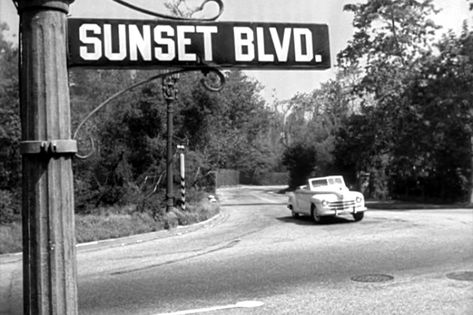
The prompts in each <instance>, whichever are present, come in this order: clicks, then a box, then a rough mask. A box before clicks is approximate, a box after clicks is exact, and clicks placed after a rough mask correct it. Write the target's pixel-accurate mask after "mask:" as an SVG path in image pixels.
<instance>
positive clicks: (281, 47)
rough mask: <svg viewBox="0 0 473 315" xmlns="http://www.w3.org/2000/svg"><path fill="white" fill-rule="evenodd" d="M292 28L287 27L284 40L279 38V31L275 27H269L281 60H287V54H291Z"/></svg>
mask: <svg viewBox="0 0 473 315" xmlns="http://www.w3.org/2000/svg"><path fill="white" fill-rule="evenodd" d="M291 31H292V29H291V28H285V29H284V34H283V36H282V42H281V40H280V39H279V35H278V32H277V31H276V28H275V27H270V28H269V33H270V34H271V39H272V41H273V43H274V50H275V52H276V56H277V57H278V61H279V62H286V61H287V56H288V55H289V44H290V43H291Z"/></svg>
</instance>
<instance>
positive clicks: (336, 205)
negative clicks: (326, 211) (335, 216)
mask: <svg viewBox="0 0 473 315" xmlns="http://www.w3.org/2000/svg"><path fill="white" fill-rule="evenodd" d="M328 206H329V208H330V210H336V211H343V210H352V209H353V207H354V206H355V200H342V201H332V202H329V203H328Z"/></svg>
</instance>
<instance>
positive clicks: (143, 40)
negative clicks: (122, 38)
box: [128, 25, 151, 61]
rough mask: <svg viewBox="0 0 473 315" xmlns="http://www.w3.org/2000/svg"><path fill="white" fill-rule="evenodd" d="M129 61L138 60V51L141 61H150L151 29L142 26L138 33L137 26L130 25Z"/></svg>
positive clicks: (147, 26)
mask: <svg viewBox="0 0 473 315" xmlns="http://www.w3.org/2000/svg"><path fill="white" fill-rule="evenodd" d="M128 31H129V32H130V34H129V35H130V60H133V61H136V60H138V50H139V51H140V54H141V57H142V58H143V60H147V61H151V27H150V26H149V25H143V30H142V31H140V30H139V29H138V26H137V25H130V27H129V28H128Z"/></svg>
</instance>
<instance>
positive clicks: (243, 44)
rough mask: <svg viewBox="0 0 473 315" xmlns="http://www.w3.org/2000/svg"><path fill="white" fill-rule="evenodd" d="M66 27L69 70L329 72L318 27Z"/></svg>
mask: <svg viewBox="0 0 473 315" xmlns="http://www.w3.org/2000/svg"><path fill="white" fill-rule="evenodd" d="M70 26H71V27H70V28H69V29H70V30H69V33H70V34H72V35H71V38H72V39H71V40H70V43H69V48H70V53H69V55H70V56H72V57H71V59H70V60H69V62H70V64H71V65H72V66H75V65H85V64H93V63H94V62H97V63H98V64H100V65H113V66H121V65H123V66H135V65H151V66H156V67H164V66H168V65H170V66H175V65H182V66H193V65H200V64H201V63H202V62H204V63H211V64H219V65H223V66H236V67H242V68H244V67H250V68H256V67H258V64H259V63H261V64H263V66H264V67H267V68H271V67H273V68H279V67H282V68H290V67H296V68H307V67H313V68H318V69H326V68H329V67H330V64H329V59H330V51H329V49H328V31H327V30H328V29H327V27H326V26H324V25H310V24H293V25H291V24H282V23H280V24H276V23H273V24H270V23H248V24H246V25H245V24H243V23H240V22H238V23H232V22H227V23H220V24H215V25H214V24H210V23H202V24H197V25H192V24H189V23H186V22H182V23H179V22H166V23H165V22H163V21H139V20H138V21H136V22H134V23H131V22H130V21H125V20H106V21H99V20H92V19H91V20H86V21H84V22H82V21H80V20H78V19H73V21H72V23H70ZM71 29H73V30H72V31H71ZM314 40H315V41H314Z"/></svg>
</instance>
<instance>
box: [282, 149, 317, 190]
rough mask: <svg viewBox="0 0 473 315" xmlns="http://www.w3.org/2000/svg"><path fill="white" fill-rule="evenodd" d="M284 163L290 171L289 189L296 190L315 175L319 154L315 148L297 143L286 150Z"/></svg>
mask: <svg viewBox="0 0 473 315" xmlns="http://www.w3.org/2000/svg"><path fill="white" fill-rule="evenodd" d="M282 162H283V164H284V165H285V166H286V167H287V169H288V170H289V189H296V188H297V187H298V186H300V185H303V184H305V183H306V181H307V179H308V178H309V177H310V176H311V175H312V174H313V171H314V168H315V165H316V164H317V163H316V162H317V152H316V150H315V148H314V147H313V146H307V144H305V143H296V144H294V145H292V146H290V147H288V148H287V149H286V151H285V152H284V154H283V159H282Z"/></svg>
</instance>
